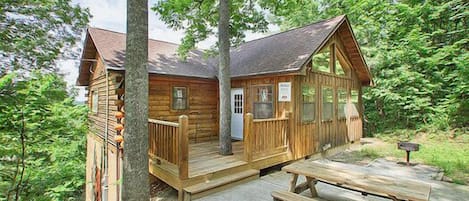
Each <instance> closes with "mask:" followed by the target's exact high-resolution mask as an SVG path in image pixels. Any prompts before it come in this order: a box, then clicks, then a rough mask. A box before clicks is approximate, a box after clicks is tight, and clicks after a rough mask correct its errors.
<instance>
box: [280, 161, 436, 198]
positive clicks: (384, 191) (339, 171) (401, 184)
mask: <svg viewBox="0 0 469 201" xmlns="http://www.w3.org/2000/svg"><path fill="white" fill-rule="evenodd" d="M282 170H283V171H285V172H288V173H291V174H292V180H291V181H290V189H289V192H290V193H298V194H299V193H301V192H303V191H305V190H307V189H309V190H310V192H311V195H312V196H313V197H317V196H318V194H317V191H316V187H315V185H316V183H317V182H323V183H326V184H331V185H335V186H338V187H342V188H345V189H349V190H353V191H358V192H361V193H362V194H363V195H368V194H370V195H376V196H379V197H385V198H389V199H392V200H409V201H428V200H429V198H430V191H431V186H430V185H429V184H426V183H422V182H419V181H415V180H410V179H404V178H396V177H389V176H383V175H375V174H370V173H366V172H359V171H355V170H350V169H346V168H344V167H340V166H338V165H335V164H323V163H318V162H311V161H300V162H295V163H292V164H290V165H287V166H285V167H283V168H282ZM300 175H303V176H305V177H306V182H303V183H301V184H297V180H298V177H299V176H300ZM279 194H286V193H285V192H281V191H278V192H273V193H272V196H273V197H274V200H275V199H276V200H289V199H288V198H285V199H282V198H276V197H275V196H274V195H279ZM288 196H291V194H290V195H288ZM303 197H305V196H303ZM292 200H298V199H292Z"/></svg>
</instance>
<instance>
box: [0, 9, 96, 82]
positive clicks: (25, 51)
mask: <svg viewBox="0 0 469 201" xmlns="http://www.w3.org/2000/svg"><path fill="white" fill-rule="evenodd" d="M0 8H1V9H0V41H2V42H1V43H0V62H1V63H2V65H0V76H2V75H4V74H6V73H8V72H11V71H15V70H18V69H22V70H27V71H29V70H34V69H53V67H54V61H55V59H57V58H58V56H59V55H62V56H67V54H70V53H73V52H74V51H70V50H71V48H69V47H72V45H73V44H74V42H75V41H76V39H77V38H78V37H79V36H80V31H81V29H82V28H83V27H85V25H86V24H87V23H88V17H89V15H90V14H89V11H88V10H87V9H82V8H80V6H78V5H72V4H71V0H61V1H55V0H36V1H30V0H2V1H0ZM64 48H68V50H67V51H65V54H63V53H62V54H61V51H62V50H63V49H64Z"/></svg>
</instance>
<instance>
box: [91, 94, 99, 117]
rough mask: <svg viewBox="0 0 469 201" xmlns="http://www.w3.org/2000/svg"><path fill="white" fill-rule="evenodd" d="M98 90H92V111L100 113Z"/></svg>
mask: <svg viewBox="0 0 469 201" xmlns="http://www.w3.org/2000/svg"><path fill="white" fill-rule="evenodd" d="M98 100H99V96H98V91H92V92H91V112H93V113H94V114H97V113H98Z"/></svg>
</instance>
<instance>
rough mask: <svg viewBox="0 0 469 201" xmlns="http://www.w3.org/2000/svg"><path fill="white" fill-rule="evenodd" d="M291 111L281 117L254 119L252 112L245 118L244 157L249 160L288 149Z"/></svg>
mask: <svg viewBox="0 0 469 201" xmlns="http://www.w3.org/2000/svg"><path fill="white" fill-rule="evenodd" d="M291 120H292V119H291V113H288V114H287V117H285V118H280V119H256V120H254V119H253V115H252V114H251V113H248V114H246V116H245V118H244V135H245V136H244V157H245V160H247V161H252V160H254V159H257V158H262V157H266V156H269V155H273V154H277V153H282V152H286V151H287V150H288V136H289V133H290V127H291V125H290V124H291V123H292V121H291Z"/></svg>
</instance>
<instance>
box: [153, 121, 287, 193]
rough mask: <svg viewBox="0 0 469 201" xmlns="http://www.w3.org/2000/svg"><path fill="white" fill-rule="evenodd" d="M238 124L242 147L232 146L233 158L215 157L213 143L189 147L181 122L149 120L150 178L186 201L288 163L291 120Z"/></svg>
mask: <svg viewBox="0 0 469 201" xmlns="http://www.w3.org/2000/svg"><path fill="white" fill-rule="evenodd" d="M288 117H289V116H287V117H286V118H280V119H265V120H253V117H252V115H251V114H247V115H246V116H245V118H244V128H243V131H244V141H233V143H232V145H233V155H229V156H222V155H220V154H219V144H218V141H217V140H215V141H208V142H201V143H193V144H192V143H189V136H188V125H189V120H188V118H187V116H181V117H179V122H178V123H174V122H166V121H160V120H153V119H149V141H150V149H149V156H150V173H151V174H153V175H154V176H156V177H158V178H159V179H161V180H163V181H164V182H166V183H167V184H169V185H170V186H172V187H173V188H175V189H177V190H178V191H179V200H182V199H185V200H190V199H191V198H192V199H193V198H195V197H201V196H203V195H206V194H209V193H211V192H213V191H216V189H220V188H226V187H227V186H229V185H234V184H237V183H240V182H244V181H247V180H250V179H255V178H258V177H259V170H260V169H263V168H267V167H271V166H274V165H277V164H280V163H283V162H286V161H289V160H291V159H292V157H291V153H290V150H289V133H290V131H289V129H290V128H291V126H290V125H289V124H290V123H291V119H290V118H288Z"/></svg>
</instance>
